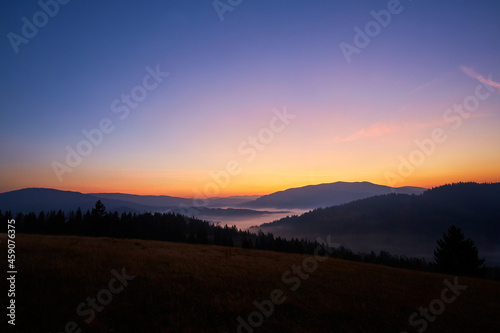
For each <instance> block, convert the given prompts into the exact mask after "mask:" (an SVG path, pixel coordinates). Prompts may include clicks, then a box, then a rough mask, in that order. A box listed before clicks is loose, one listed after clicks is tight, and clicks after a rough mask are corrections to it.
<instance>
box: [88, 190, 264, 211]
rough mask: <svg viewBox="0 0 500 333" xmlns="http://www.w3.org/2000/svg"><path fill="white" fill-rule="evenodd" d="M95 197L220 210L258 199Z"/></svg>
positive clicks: (244, 197) (144, 203)
mask: <svg viewBox="0 0 500 333" xmlns="http://www.w3.org/2000/svg"><path fill="white" fill-rule="evenodd" d="M90 194H91V195H93V196H96V197H98V198H104V199H113V200H122V201H128V202H133V203H137V204H141V205H146V206H158V207H171V208H175V207H178V206H182V207H190V206H194V205H195V204H198V203H200V204H201V203H203V204H206V206H207V207H213V208H219V207H235V206H238V205H240V204H242V203H244V202H247V201H252V200H255V199H256V198H258V197H259V196H258V195H254V196H233V197H227V198H219V197H213V198H208V199H206V200H198V201H196V202H195V201H193V199H192V198H180V197H172V196H167V195H135V194H124V193H90Z"/></svg>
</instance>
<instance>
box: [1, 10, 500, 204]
mask: <svg viewBox="0 0 500 333" xmlns="http://www.w3.org/2000/svg"><path fill="white" fill-rule="evenodd" d="M499 14H500V3H499V2H498V1H460V0H443V1H432V0H413V1H411V0H401V1H397V0H390V1H350V0H349V1H348V0H339V1H326V0H313V1H311V0H307V1H306V0H301V1H297V0H291V1H286V2H284V1H278V0H254V1H245V0H243V1H239V0H231V1H229V0H221V1H211V0H204V1H195V0H177V1H152V0H144V1H140V2H139V1H123V0H121V1H118V0H109V1H101V2H97V1H91V2H83V1H67V0H59V2H56V1H55V0H42V1H40V2H37V1H24V0H23V1H3V2H1V4H0V31H1V34H2V35H3V36H2V37H1V42H0V58H1V59H2V61H1V62H0V73H1V77H0V80H1V81H0V142H1V144H0V156H1V161H0V192H6V191H11V190H16V189H21V188H27V187H48V188H56V189H61V190H71V191H79V192H83V193H93V192H122V193H135V194H155V195H174V196H183V197H193V196H196V197H211V196H230V195H254V194H267V193H271V192H274V191H278V190H283V189H286V188H291V187H298V186H304V185H310V184H320V183H329V182H335V181H370V182H373V183H377V184H383V185H389V186H396V187H399V186H422V187H434V186H439V185H442V184H445V183H450V182H458V181H477V182H498V181H500V168H499V166H500V145H499V143H500V131H499V128H500V43H499V40H500V38H499V37H500V20H498V17H499Z"/></svg>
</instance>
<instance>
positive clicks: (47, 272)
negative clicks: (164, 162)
mask: <svg viewBox="0 0 500 333" xmlns="http://www.w3.org/2000/svg"><path fill="white" fill-rule="evenodd" d="M16 243H17V256H16V257H17V258H16V259H17V265H18V276H17V294H16V296H17V297H16V302H17V306H18V308H17V311H18V312H17V326H16V329H17V331H18V332H63V331H64V325H65V324H66V322H68V321H75V322H77V323H78V325H79V327H80V328H81V329H82V332H226V331H227V332H236V328H237V326H238V323H237V321H236V318H237V317H238V316H241V317H243V318H247V316H248V315H249V314H250V313H251V312H252V311H255V310H256V309H255V306H254V305H253V304H252V303H253V301H255V300H257V301H263V300H265V299H269V297H270V293H271V291H272V290H274V289H281V290H283V291H284V293H285V296H286V298H287V299H286V301H285V302H284V303H283V304H282V305H277V306H276V307H275V311H274V313H273V314H272V315H271V316H270V317H269V318H266V319H265V321H264V323H263V325H262V326H261V327H259V328H258V329H255V330H254V331H255V332H278V331H285V332H400V331H402V330H406V331H408V332H416V330H415V329H414V328H413V327H410V326H409V325H408V317H409V316H410V314H412V313H413V312H415V311H417V310H418V308H419V306H424V307H427V306H428V304H429V302H430V301H432V300H433V299H435V298H438V297H440V294H441V290H442V289H443V288H444V285H443V280H444V279H445V278H448V279H449V280H450V281H453V277H450V276H445V275H439V274H430V273H423V272H416V271H409V270H400V269H394V268H388V267H383V266H376V265H370V264H362V263H355V262H349V261H342V260H337V259H328V260H327V261H325V262H321V263H319V265H318V269H317V270H316V271H315V272H313V273H311V275H310V277H309V278H308V279H306V280H303V281H302V282H301V285H300V288H298V289H297V290H296V291H291V290H290V286H291V284H285V283H284V282H283V281H282V275H283V273H284V272H285V271H287V270H290V268H291V266H292V265H300V264H301V263H302V261H303V260H304V258H306V257H307V256H305V255H295V254H282V253H273V252H265V251H255V250H245V249H236V248H234V249H231V252H232V253H231V256H229V257H228V256H227V250H228V248H224V247H218V246H200V245H188V244H179V243H168V242H154V241H143V240H122V239H109V238H83V237H69V236H68V237H57V236H34V235H17V239H16ZM1 244H2V248H1V250H0V256H1V257H2V258H6V246H5V243H4V242H3V241H2V243H1ZM3 260H5V259H3ZM4 267H6V266H4ZM122 267H125V268H126V271H127V273H129V274H132V275H135V276H136V278H135V279H134V280H133V281H131V282H130V284H129V285H128V286H127V287H126V288H125V289H124V291H123V292H121V293H120V294H118V295H115V296H114V298H113V300H112V302H111V303H110V304H109V305H108V306H106V307H105V308H104V310H103V311H102V312H100V313H97V314H96V318H95V320H93V321H92V322H91V323H90V324H89V325H88V324H86V323H85V321H84V317H81V316H79V315H77V314H76V307H77V306H78V304H80V303H81V302H84V301H85V300H86V298H87V297H96V294H97V292H98V291H99V290H101V289H103V288H106V287H107V286H108V282H109V281H110V279H111V278H112V277H113V275H112V274H111V270H112V269H115V270H117V271H121V269H122ZM459 283H460V284H465V285H467V286H468V289H467V290H466V291H464V292H463V294H462V295H461V296H460V297H458V298H457V299H456V301H455V302H453V303H452V304H449V305H446V310H445V311H444V313H443V314H441V315H439V316H438V317H437V318H436V320H435V321H434V322H433V323H430V324H429V327H428V329H427V330H426V332H473V331H477V332H500V319H499V316H498V314H499V313H500V283H498V282H493V281H484V280H478V279H471V278H459ZM1 295H2V296H1V297H2V298H3V300H4V301H2V304H6V303H5V296H6V293H5V292H2V293H1ZM2 317H3V318H4V319H3V320H4V321H5V319H6V317H5V315H3V316H2ZM3 327H5V326H3ZM242 332H245V333H246V331H245V330H243V331H242Z"/></svg>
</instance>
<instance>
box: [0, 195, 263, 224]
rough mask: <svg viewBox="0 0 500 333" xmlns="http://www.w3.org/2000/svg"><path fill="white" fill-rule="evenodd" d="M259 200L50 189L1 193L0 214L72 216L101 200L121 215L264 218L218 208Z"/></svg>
mask: <svg viewBox="0 0 500 333" xmlns="http://www.w3.org/2000/svg"><path fill="white" fill-rule="evenodd" d="M256 197H258V196H248V197H245V196H236V197H228V198H209V199H208V200H207V201H202V200H198V201H193V199H187V198H179V197H172V196H166V195H158V196H156V195H133V194H124V193H91V194H84V193H80V192H71V191H60V190H55V189H47V188H27V189H22V190H16V191H11V192H5V193H0V210H3V211H7V210H10V211H12V212H13V213H14V214H16V213H29V212H40V211H51V210H55V211H58V210H62V211H64V212H69V211H71V210H76V209H77V208H78V207H80V208H81V209H82V210H83V211H86V210H87V209H91V208H92V207H93V206H94V205H95V203H96V202H97V200H101V201H102V202H103V203H104V205H105V206H106V207H107V209H108V210H110V211H115V210H116V211H118V212H132V213H134V212H135V213H143V212H167V211H175V212H178V213H180V214H186V215H190V216H191V215H193V213H194V212H197V213H196V214H194V215H197V216H198V215H203V216H228V215H232V216H236V215H240V216H242V217H244V216H248V215H261V214H266V213H261V212H259V211H255V210H248V209H234V210H231V211H228V210H222V209H220V208H218V207H226V206H230V205H231V203H232V204H233V205H237V204H241V203H243V202H246V201H250V200H253V199H255V198H256ZM194 203H199V204H205V203H207V204H208V205H209V207H214V209H215V208H217V209H216V210H214V211H212V210H211V209H209V208H206V207H195V208H194V209H193V208H190V207H192V206H193V204H194ZM200 212H201V213H202V214H198V213H200Z"/></svg>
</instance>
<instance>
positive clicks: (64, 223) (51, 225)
mask: <svg viewBox="0 0 500 333" xmlns="http://www.w3.org/2000/svg"><path fill="white" fill-rule="evenodd" d="M12 218H15V220H16V231H17V232H18V233H33V234H50V235H78V236H92V237H113V238H134V239H145V240H158V241H170V242H183V243H192V244H212V245H220V246H228V247H233V246H235V247H242V248H248V249H258V250H268V251H277V252H287V253H299V254H314V251H315V249H316V248H317V247H318V246H321V244H320V243H318V242H317V241H314V242H312V241H308V240H305V239H297V238H292V239H290V240H287V239H285V238H282V237H275V236H274V235H273V234H271V233H267V234H265V233H263V232H262V231H260V232H259V233H258V234H254V233H250V232H248V231H242V230H238V229H237V228H236V227H235V226H232V227H228V226H227V225H226V226H220V225H216V224H213V223H209V222H206V221H203V220H200V219H196V218H188V217H186V216H183V215H180V214H174V213H155V214H151V213H143V214H136V213H133V214H132V213H122V214H119V213H118V212H116V211H115V212H106V209H105V207H104V205H103V204H102V203H101V202H100V201H98V202H97V204H96V206H95V207H94V208H93V209H92V210H91V211H90V210H87V211H86V212H85V213H83V212H82V211H81V209H78V210H77V211H76V212H74V211H72V212H70V213H69V214H65V213H64V212H63V211H61V210H59V211H57V212H56V211H50V212H40V213H38V214H36V213H29V214H22V213H19V214H17V215H16V216H12V213H11V212H10V211H7V212H5V213H4V212H2V211H0V220H2V221H5V220H8V219H12ZM324 246H326V245H324ZM328 249H329V252H330V257H334V258H339V259H345V260H351V261H358V262H366V263H373V264H382V265H387V266H391V267H398V268H408V269H418V270H425V271H435V267H434V266H433V264H432V263H429V262H427V261H426V260H425V259H424V258H407V257H405V256H396V255H391V254H390V253H388V252H386V251H381V252H380V253H378V254H376V253H374V252H373V251H372V252H371V253H369V254H367V253H354V252H353V251H351V250H349V249H347V248H345V247H343V246H340V247H336V248H330V247H329V248H328ZM490 275H491V274H490ZM495 275H496V279H499V278H500V277H499V275H500V274H499V272H498V271H496V273H495ZM490 278H495V277H494V276H490Z"/></svg>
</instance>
